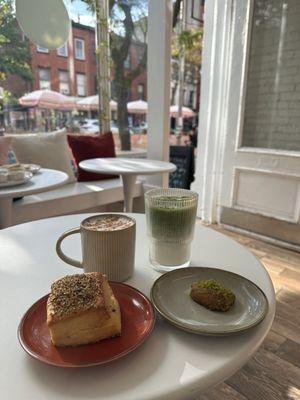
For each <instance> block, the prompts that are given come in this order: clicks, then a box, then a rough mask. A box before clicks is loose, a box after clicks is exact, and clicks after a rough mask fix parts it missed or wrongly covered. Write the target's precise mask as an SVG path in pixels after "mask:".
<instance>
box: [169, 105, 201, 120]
mask: <svg viewBox="0 0 300 400" xmlns="http://www.w3.org/2000/svg"><path fill="white" fill-rule="evenodd" d="M170 114H171V117H174V118H176V117H178V106H176V105H174V106H171V107H170ZM195 115H196V113H194V111H193V110H191V109H190V108H188V107H182V117H183V118H191V117H195Z"/></svg>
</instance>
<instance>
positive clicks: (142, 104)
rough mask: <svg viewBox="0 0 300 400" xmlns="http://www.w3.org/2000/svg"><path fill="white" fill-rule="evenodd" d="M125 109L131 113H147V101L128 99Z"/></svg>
mask: <svg viewBox="0 0 300 400" xmlns="http://www.w3.org/2000/svg"><path fill="white" fill-rule="evenodd" d="M127 110H128V112H129V113H131V114H147V112H148V103H147V102H146V101H143V100H137V101H130V102H129V103H127Z"/></svg>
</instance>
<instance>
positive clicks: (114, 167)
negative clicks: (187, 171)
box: [79, 157, 176, 212]
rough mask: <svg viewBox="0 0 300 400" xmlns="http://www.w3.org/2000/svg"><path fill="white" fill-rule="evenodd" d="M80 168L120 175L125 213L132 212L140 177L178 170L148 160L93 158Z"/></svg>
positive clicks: (170, 164)
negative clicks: (135, 188) (137, 179)
mask: <svg viewBox="0 0 300 400" xmlns="http://www.w3.org/2000/svg"><path fill="white" fill-rule="evenodd" d="M79 166H80V168H82V169H83V170H85V171H88V172H96V173H98V174H99V173H101V174H110V175H120V176H121V178H122V181H123V190H124V211H125V212H132V202H133V195H134V185H135V182H136V178H137V176H138V175H154V174H162V173H166V172H173V171H175V170H176V165H174V164H172V163H169V162H165V161H159V160H149V159H147V158H121V157H120V158H115V157H108V158H92V159H90V160H85V161H81V163H79Z"/></svg>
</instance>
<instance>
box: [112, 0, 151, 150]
mask: <svg viewBox="0 0 300 400" xmlns="http://www.w3.org/2000/svg"><path fill="white" fill-rule="evenodd" d="M145 4H146V2H145V0H131V1H126V2H125V1H117V0H110V16H111V19H113V20H114V21H115V24H116V28H117V29H115V30H112V32H111V58H112V61H113V68H114V87H115V93H116V101H117V103H118V128H119V133H120V140H121V147H122V149H123V150H130V147H131V144H130V132H129V126H128V112H127V102H128V99H129V92H130V87H131V84H132V82H133V80H134V79H135V78H136V77H138V76H139V75H140V74H141V73H142V72H143V71H144V70H145V68H146V63H147V48H146V45H144V46H143V49H142V51H143V54H142V57H141V59H140V62H139V64H138V65H137V66H136V68H134V69H131V70H130V71H129V72H128V71H127V70H126V68H125V61H126V59H127V57H128V54H129V52H130V46H131V44H132V40H133V38H134V36H135V31H136V29H137V28H139V29H140V31H141V32H143V33H145V30H146V29H145V26H146V24H143V23H140V24H137V22H135V21H134V20H133V18H134V14H135V13H136V11H137V9H138V8H142V7H143V6H145ZM141 17H142V15H139V18H140V21H143V22H145V18H141ZM137 25H138V26H137ZM118 31H119V32H120V33H117V32H118Z"/></svg>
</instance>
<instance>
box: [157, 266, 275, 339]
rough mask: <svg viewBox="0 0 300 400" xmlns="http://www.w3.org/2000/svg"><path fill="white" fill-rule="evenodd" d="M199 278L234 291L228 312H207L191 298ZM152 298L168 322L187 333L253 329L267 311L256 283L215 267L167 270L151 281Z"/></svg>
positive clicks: (208, 333)
mask: <svg viewBox="0 0 300 400" xmlns="http://www.w3.org/2000/svg"><path fill="white" fill-rule="evenodd" d="M202 279H204V280H206V279H215V280H216V281H217V282H219V283H220V284H221V285H223V286H224V287H226V288H228V289H231V290H232V291H233V293H234V294H235V297H236V298H235V303H234V305H233V306H232V307H231V308H230V310H229V311H227V312H220V311H210V310H208V309H206V308H205V307H203V306H201V305H200V304H198V303H196V302H195V301H194V300H192V298H191V297H190V288H191V284H192V283H193V282H195V281H198V280H202ZM151 300H152V302H153V305H154V306H155V308H156V310H157V311H158V312H159V313H160V314H161V315H162V316H163V317H164V318H165V319H166V320H167V321H168V322H170V323H171V324H173V325H175V326H177V327H178V328H180V329H183V330H185V331H187V332H191V333H196V334H202V335H212V336H224V335H230V334H233V333H239V332H243V331H245V330H248V329H250V328H253V327H254V326H256V325H257V324H259V323H260V322H261V321H262V320H263V319H264V317H265V316H266V314H267V311H268V300H267V298H266V296H265V294H264V293H263V291H262V290H261V289H260V288H259V287H258V286H257V285H255V283H253V282H251V281H249V280H248V279H246V278H244V277H243V276H241V275H237V274H235V273H233V272H229V271H225V270H222V269H217V268H204V267H188V268H180V269H176V270H174V271H171V272H168V273H166V274H164V275H162V276H161V277H160V278H158V279H157V280H156V281H155V282H154V284H153V286H152V289H151Z"/></svg>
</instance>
